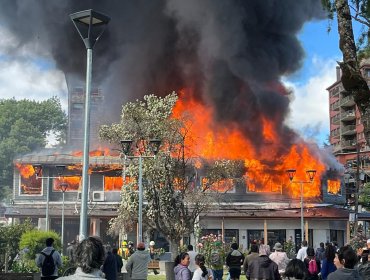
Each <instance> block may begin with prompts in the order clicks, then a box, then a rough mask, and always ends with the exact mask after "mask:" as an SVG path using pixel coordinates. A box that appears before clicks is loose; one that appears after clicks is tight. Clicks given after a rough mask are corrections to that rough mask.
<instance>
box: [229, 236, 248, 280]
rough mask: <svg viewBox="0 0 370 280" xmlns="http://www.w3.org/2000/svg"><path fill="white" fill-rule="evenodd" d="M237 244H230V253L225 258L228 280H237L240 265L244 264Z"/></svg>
mask: <svg viewBox="0 0 370 280" xmlns="http://www.w3.org/2000/svg"><path fill="white" fill-rule="evenodd" d="M238 248H239V245H238V244H237V243H232V244H231V250H232V251H231V252H230V253H229V254H228V255H227V257H226V265H227V266H228V267H229V274H230V279H239V278H240V274H241V265H242V264H243V263H244V255H243V254H242V253H241V252H240V251H239V250H238Z"/></svg>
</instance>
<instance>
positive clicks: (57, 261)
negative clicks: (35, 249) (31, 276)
mask: <svg viewBox="0 0 370 280" xmlns="http://www.w3.org/2000/svg"><path fill="white" fill-rule="evenodd" d="M53 243H54V239H53V238H51V237H50V238H47V239H46V240H45V244H46V247H45V248H44V249H43V250H42V251H41V254H39V255H38V256H37V257H36V265H37V267H39V268H41V279H42V280H49V279H50V280H51V279H57V278H58V268H59V267H61V266H62V258H61V256H60V254H59V252H58V251H56V250H55V249H54V248H53ZM49 256H51V258H49ZM49 260H50V262H49Z"/></svg>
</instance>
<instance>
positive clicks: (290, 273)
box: [283, 259, 308, 280]
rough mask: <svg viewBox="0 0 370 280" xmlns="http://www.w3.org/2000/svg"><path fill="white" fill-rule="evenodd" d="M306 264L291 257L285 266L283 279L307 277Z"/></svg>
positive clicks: (292, 279) (293, 279)
mask: <svg viewBox="0 0 370 280" xmlns="http://www.w3.org/2000/svg"><path fill="white" fill-rule="evenodd" d="M307 276H308V271H307V268H306V265H305V264H304V262H303V261H301V260H300V259H292V260H291V261H290V262H289V263H288V265H287V266H286V269H285V272H284V275H283V280H297V279H307Z"/></svg>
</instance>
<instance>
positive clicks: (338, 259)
mask: <svg viewBox="0 0 370 280" xmlns="http://www.w3.org/2000/svg"><path fill="white" fill-rule="evenodd" d="M356 263H357V254H356V252H355V251H354V250H353V249H352V247H351V246H348V245H347V246H343V247H341V248H340V249H339V250H338V253H337V254H336V256H335V260H334V264H335V266H337V268H338V267H342V266H343V267H345V268H349V269H353V268H354V267H355V265H356Z"/></svg>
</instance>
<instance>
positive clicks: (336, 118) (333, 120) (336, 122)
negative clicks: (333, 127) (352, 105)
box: [332, 114, 340, 124]
mask: <svg viewBox="0 0 370 280" xmlns="http://www.w3.org/2000/svg"><path fill="white" fill-rule="evenodd" d="M339 121H340V114H337V115H335V116H334V117H333V118H332V123H333V124H339Z"/></svg>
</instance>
